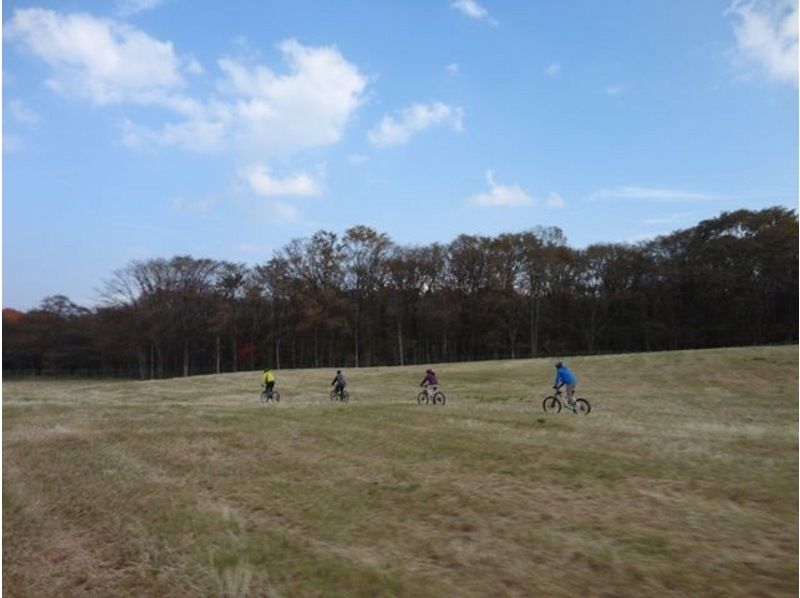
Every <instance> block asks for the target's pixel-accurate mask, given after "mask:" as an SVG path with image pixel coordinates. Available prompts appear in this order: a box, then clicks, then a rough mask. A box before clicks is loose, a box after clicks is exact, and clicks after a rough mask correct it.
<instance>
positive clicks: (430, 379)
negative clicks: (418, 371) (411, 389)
mask: <svg viewBox="0 0 800 598" xmlns="http://www.w3.org/2000/svg"><path fill="white" fill-rule="evenodd" d="M419 385H420V386H422V387H423V388H424V389H425V393H426V394H427V395H428V396H431V395H432V394H434V393H435V392H436V390H437V388H438V387H439V379H438V378H437V377H436V372H434V371H433V370H431V369H427V370H425V377H424V378H423V379H422V382H420V383H419Z"/></svg>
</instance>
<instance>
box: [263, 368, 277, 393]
mask: <svg viewBox="0 0 800 598" xmlns="http://www.w3.org/2000/svg"><path fill="white" fill-rule="evenodd" d="M264 388H265V389H266V391H267V396H269V397H271V396H272V389H273V388H275V374H273V373H272V370H271V369H269V368H267V369H266V370H264Z"/></svg>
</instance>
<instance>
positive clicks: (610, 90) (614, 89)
mask: <svg viewBox="0 0 800 598" xmlns="http://www.w3.org/2000/svg"><path fill="white" fill-rule="evenodd" d="M626 89H627V87H625V86H624V85H622V84H621V83H614V84H612V85H606V95H609V96H618V95H619V94H621V93H623V92H624V91H625V90H626Z"/></svg>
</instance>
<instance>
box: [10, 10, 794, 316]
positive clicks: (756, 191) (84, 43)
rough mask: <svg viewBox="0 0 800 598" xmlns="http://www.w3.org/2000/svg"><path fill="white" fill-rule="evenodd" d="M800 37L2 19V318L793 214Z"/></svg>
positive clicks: (535, 19) (771, 13)
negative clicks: (366, 236) (237, 279)
mask: <svg viewBox="0 0 800 598" xmlns="http://www.w3.org/2000/svg"><path fill="white" fill-rule="evenodd" d="M797 22H798V17H797V5H796V2H793V1H785V0H777V1H765V0H763V1H762V0H755V1H738V2H732V1H730V0H726V1H717V0H703V1H698V0H652V1H648V2H642V1H641V0H614V1H613V2H597V1H595V0H536V1H528V0H526V1H523V0H424V1H423V0H419V1H413V2H412V1H400V0H393V1H389V0H360V1H356V0H349V1H348V0H342V1H340V2H329V1H323V0H317V1H310V0H309V1H306V0H286V1H283V0H269V1H268V0H253V1H231V2H217V1H200V0H192V1H190V0H117V1H112V0H102V1H101V0H97V1H90V0H61V1H58V2H48V1H40V2H22V1H10V0H6V1H5V2H3V87H2V90H3V204H2V207H3V214H2V215H3V244H2V249H3V287H2V292H3V306H4V307H15V308H18V309H30V308H33V307H35V306H36V305H38V303H39V302H40V301H41V300H42V299H43V298H44V297H46V296H48V295H52V294H66V295H68V296H69V297H70V298H71V299H72V300H73V301H75V302H77V303H80V304H82V305H87V306H91V305H92V304H93V303H94V302H95V300H96V298H97V289H99V288H101V286H102V282H103V281H104V280H106V279H108V278H110V276H111V274H112V272H113V271H114V270H115V269H118V268H121V267H123V266H125V265H126V264H127V263H129V262H130V261H132V260H141V259H147V258H152V257H166V258H168V257H171V256H173V255H183V254H191V255H193V256H194V257H198V258H199V257H210V258H215V259H226V260H232V261H237V262H244V263H247V264H249V265H255V264H258V263H262V262H264V261H266V260H267V259H268V258H269V257H271V255H272V252H273V251H274V250H275V249H278V248H280V247H282V246H283V245H284V244H285V243H287V242H288V241H289V240H291V239H292V238H295V237H305V236H309V235H311V234H313V233H314V232H315V231H317V230H319V229H322V228H324V229H327V230H332V231H334V232H337V233H341V232H343V231H344V230H345V229H347V228H348V227H350V226H353V225H356V224H365V225H368V226H372V227H374V228H375V229H377V230H379V231H381V232H385V233H387V234H389V235H390V236H391V237H392V239H393V240H394V241H396V242H397V243H401V244H427V243H430V242H433V241H441V242H449V241H451V240H452V239H454V238H455V237H456V236H457V235H459V234H461V233H469V234H487V235H490V234H498V233H501V232H516V231H522V230H526V229H529V228H532V227H534V226H538V225H544V226H551V225H554V226H559V227H561V228H562V229H563V231H564V232H565V234H566V236H567V240H568V242H569V244H570V245H572V246H574V247H584V246H586V245H588V244H591V243H595V242H637V241H641V240H645V239H648V238H652V237H654V236H656V235H659V234H665V233H669V232H671V231H673V230H675V229H679V228H686V227H690V226H693V225H694V224H696V223H697V222H698V221H700V220H702V219H704V218H708V217H713V216H715V215H717V214H719V213H720V212H722V211H725V210H734V209H739V208H748V209H759V208H763V207H767V206H772V205H784V206H789V207H791V208H796V207H797V202H798V149H797V148H798V144H797V142H798V76H797V71H798V66H797V39H798V28H797Z"/></svg>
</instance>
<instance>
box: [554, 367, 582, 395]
mask: <svg viewBox="0 0 800 598" xmlns="http://www.w3.org/2000/svg"><path fill="white" fill-rule="evenodd" d="M577 382H578V379H577V378H576V377H575V374H573V373H572V372H571V371H569V369H567V366H565V365H564V364H563V363H561V362H560V361H559V362H558V363H557V364H556V379H555V380H554V381H553V388H556V389H558V388H561V387H562V386H566V387H567V403H568V404H569V405H574V404H575V384H576V383H577Z"/></svg>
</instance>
